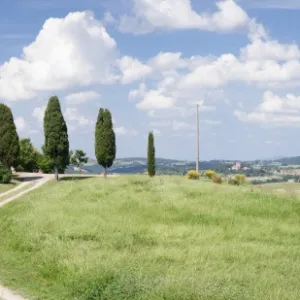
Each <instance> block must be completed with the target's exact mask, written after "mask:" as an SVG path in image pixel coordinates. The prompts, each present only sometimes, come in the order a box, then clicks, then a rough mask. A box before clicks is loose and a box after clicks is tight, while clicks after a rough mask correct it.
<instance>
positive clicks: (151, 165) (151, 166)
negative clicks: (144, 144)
mask: <svg viewBox="0 0 300 300" xmlns="http://www.w3.org/2000/svg"><path fill="white" fill-rule="evenodd" d="M155 173H156V166H155V147H154V135H153V132H150V133H149V136H148V174H149V176H150V177H153V176H155Z"/></svg>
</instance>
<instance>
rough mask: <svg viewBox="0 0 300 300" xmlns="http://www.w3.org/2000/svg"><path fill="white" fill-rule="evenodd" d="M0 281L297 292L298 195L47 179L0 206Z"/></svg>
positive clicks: (262, 294) (271, 297) (272, 298)
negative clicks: (45, 183)
mask: <svg viewBox="0 0 300 300" xmlns="http://www.w3.org/2000/svg"><path fill="white" fill-rule="evenodd" d="M0 241H1V242H0V253H1V255H0V282H2V283H3V284H5V285H7V286H8V287H11V288H15V289H17V290H18V291H19V292H20V293H23V294H25V295H27V296H28V298H30V297H31V298H30V299H43V300H47V299H53V300H62V299H64V300H69V299H70V300H71V299H72V300H73V299H75V300H76V299H77V300H100V299H102V300H104V299H105V300H122V299H128V300H129V299H130V300H132V299H139V300H146V299H147V300H148V299H149V300H163V299H164V300H177V299H178V300H195V299H205V300H214V299H215V300H225V299H228V300H229V299H230V300H232V299H236V300H243V299H253V300H254V299H255V300H258V299H260V300H261V299H268V300H285V299H286V300H287V299H288V300H293V299H295V300H296V299H297V300H298V299H299V297H300V285H299V276H300V201H299V200H298V198H296V197H293V196H288V195H287V196H285V197H283V196H280V195H278V196H277V195H271V194H266V193H261V192H257V191H255V190H253V191H251V190H250V189H249V188H239V187H231V186H227V185H224V186H217V185H213V184H211V183H207V182H205V183H199V182H189V181H187V180H185V179H183V178H176V177H170V178H169V177H157V178H155V179H153V180H150V179H148V178H146V177H141V176H140V177H134V176H131V177H130V176H128V177H127V176H120V177H118V178H110V179H109V180H108V181H105V180H103V179H102V178H93V179H84V180H82V179H77V180H73V181H67V180H66V181H61V182H60V183H58V184H57V183H55V182H50V183H49V184H47V185H46V186H44V187H43V188H41V189H39V190H36V191H34V192H32V193H29V194H28V195H26V196H25V197H23V198H22V199H20V200H17V201H16V202H13V203H10V204H8V205H7V206H5V207H3V208H1V209H0Z"/></svg>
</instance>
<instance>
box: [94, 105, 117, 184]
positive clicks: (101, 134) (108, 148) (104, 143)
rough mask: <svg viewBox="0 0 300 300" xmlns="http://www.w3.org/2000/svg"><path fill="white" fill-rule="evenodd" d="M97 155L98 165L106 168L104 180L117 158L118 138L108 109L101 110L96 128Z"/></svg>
mask: <svg viewBox="0 0 300 300" xmlns="http://www.w3.org/2000/svg"><path fill="white" fill-rule="evenodd" d="M95 155H96V159H97V161H98V164H99V165H101V166H102V167H103V168H104V178H105V179H106V178H107V169H108V168H110V167H111V166H112V164H113V162H114V159H115V158H116V136H115V132H114V129H113V123H112V118H111V113H110V111H109V110H108V109H103V108H100V110H99V114H98V119H97V123H96V128H95Z"/></svg>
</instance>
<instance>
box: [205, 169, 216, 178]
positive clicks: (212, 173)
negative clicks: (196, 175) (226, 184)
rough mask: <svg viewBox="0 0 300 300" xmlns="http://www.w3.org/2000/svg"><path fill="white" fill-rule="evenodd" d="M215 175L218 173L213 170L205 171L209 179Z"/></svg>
mask: <svg viewBox="0 0 300 300" xmlns="http://www.w3.org/2000/svg"><path fill="white" fill-rule="evenodd" d="M215 175H217V173H216V172H215V171H213V170H208V171H205V173H204V176H205V177H207V178H209V179H212V178H213V177H214V176H215Z"/></svg>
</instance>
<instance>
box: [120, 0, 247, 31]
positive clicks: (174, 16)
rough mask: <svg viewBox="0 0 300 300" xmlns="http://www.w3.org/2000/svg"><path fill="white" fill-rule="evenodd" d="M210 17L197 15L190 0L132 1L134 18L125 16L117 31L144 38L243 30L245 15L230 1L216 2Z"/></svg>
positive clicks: (245, 23) (205, 14)
mask: <svg viewBox="0 0 300 300" xmlns="http://www.w3.org/2000/svg"><path fill="white" fill-rule="evenodd" d="M216 5H217V8H218V10H217V11H216V12H214V13H213V14H209V13H202V14H200V13H197V12H196V11H195V10H194V9H193V8H192V4H191V0H133V15H132V16H128V15H125V16H123V17H122V18H121V21H120V26H119V28H120V30H121V31H123V32H133V33H136V34H143V33H148V32H151V31H154V30H156V29H192V28H194V29H199V30H206V31H218V32H226V31H232V30H236V29H238V28H241V27H245V26H246V25H247V24H248V22H249V18H248V15H247V13H246V12H245V11H244V10H243V9H242V8H241V7H240V6H238V5H237V4H236V3H235V2H234V1H233V0H222V1H219V2H217V4H216Z"/></svg>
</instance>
